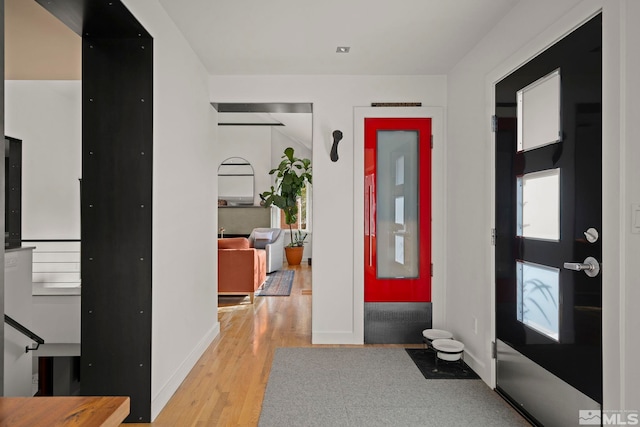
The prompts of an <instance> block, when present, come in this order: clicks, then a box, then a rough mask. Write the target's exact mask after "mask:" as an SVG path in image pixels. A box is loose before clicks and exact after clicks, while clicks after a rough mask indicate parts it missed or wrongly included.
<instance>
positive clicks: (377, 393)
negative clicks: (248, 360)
mask: <svg viewBox="0 0 640 427" xmlns="http://www.w3.org/2000/svg"><path fill="white" fill-rule="evenodd" d="M528 425H529V423H528V422H526V421H525V420H524V418H522V417H521V416H520V415H519V414H518V413H517V412H516V411H515V410H513V409H512V408H511V407H510V406H509V405H508V404H507V403H506V402H505V401H504V400H503V399H502V398H500V397H499V396H498V395H497V394H496V393H495V392H494V391H492V390H491V389H490V388H489V387H488V386H487V385H486V384H485V383H484V382H482V381H481V380H427V379H425V378H424V377H423V376H422V374H421V373H420V370H418V368H417V367H416V365H415V363H413V361H412V360H411V358H410V357H409V355H408V354H407V352H406V351H405V350H404V349H402V348H278V349H277V350H276V354H275V357H274V360H273V366H272V368H271V374H270V375H269V382H268V383H267V390H266V392H265V396H264V400H263V402H262V413H261V415H260V422H259V426H262V427H271V426H278V427H283V426H327V427H328V426H331V427H333V426H341V427H342V426H345V427H346V426H438V427H442V426H528Z"/></svg>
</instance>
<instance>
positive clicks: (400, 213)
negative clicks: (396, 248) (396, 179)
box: [396, 196, 404, 225]
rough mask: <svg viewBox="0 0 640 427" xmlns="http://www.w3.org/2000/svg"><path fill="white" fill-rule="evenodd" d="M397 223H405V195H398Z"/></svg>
mask: <svg viewBox="0 0 640 427" xmlns="http://www.w3.org/2000/svg"><path fill="white" fill-rule="evenodd" d="M396 224H398V225H404V196H400V197H396Z"/></svg>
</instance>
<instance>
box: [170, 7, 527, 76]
mask: <svg viewBox="0 0 640 427" xmlns="http://www.w3.org/2000/svg"><path fill="white" fill-rule="evenodd" d="M518 1H519V0H393V1H391V0H321V1H309V0H271V1H264V0H189V1H185V0H160V3H161V4H162V5H163V6H164V8H165V9H166V10H167V12H168V14H169V15H170V16H171V18H172V19H173V20H174V22H175V23H176V25H177V26H178V28H179V29H180V30H181V31H182V33H183V34H184V35H185V37H186V38H187V40H188V41H189V43H190V44H191V46H192V47H193V49H194V50H195V51H196V53H197V54H198V56H199V57H200V58H201V60H202V61H203V63H204V64H205V66H206V67H207V69H208V71H209V73H211V74H213V75H225V74H372V75H412V74H413V75H416V74H417V75H425V74H426V75H433V74H446V73H447V72H448V71H449V70H451V68H452V67H453V66H454V65H455V64H456V63H457V62H458V61H459V60H460V59H461V58H462V57H463V56H464V55H465V54H466V53H467V52H468V51H469V50H470V49H471V48H472V47H473V46H474V45H475V44H476V43H477V42H478V41H479V40H480V39H481V38H482V37H483V36H484V35H485V34H487V33H488V32H489V31H490V29H491V28H492V27H493V26H494V25H495V24H496V23H497V22H498V21H499V20H500V19H501V18H502V17H503V16H504V15H505V14H506V13H507V12H508V11H509V10H510V9H511V8H512V7H513V6H514V5H515V4H516V3H517V2H518ZM338 46H350V47H351V52H350V53H348V54H338V53H336V47H338Z"/></svg>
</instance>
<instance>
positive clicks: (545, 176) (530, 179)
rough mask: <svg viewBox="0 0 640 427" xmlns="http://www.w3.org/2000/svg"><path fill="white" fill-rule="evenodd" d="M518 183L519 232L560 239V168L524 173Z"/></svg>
mask: <svg viewBox="0 0 640 427" xmlns="http://www.w3.org/2000/svg"><path fill="white" fill-rule="evenodd" d="M517 186H518V191H517V197H518V200H517V201H518V207H517V210H518V212H517V220H518V221H517V228H518V229H517V235H518V236H520V237H527V238H532V239H543V240H553V241H558V240H560V169H549V170H545V171H540V172H533V173H529V174H526V175H523V176H521V177H518V181H517Z"/></svg>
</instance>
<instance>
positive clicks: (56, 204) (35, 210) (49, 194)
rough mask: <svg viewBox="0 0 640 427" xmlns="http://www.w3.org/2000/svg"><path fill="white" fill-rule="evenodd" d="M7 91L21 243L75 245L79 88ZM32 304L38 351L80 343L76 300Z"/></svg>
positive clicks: (16, 85) (31, 85) (21, 85)
mask: <svg viewBox="0 0 640 427" xmlns="http://www.w3.org/2000/svg"><path fill="white" fill-rule="evenodd" d="M5 90H6V91H5V126H6V132H7V135H9V136H13V137H15V138H18V139H21V140H22V238H23V239H79V238H80V183H79V181H78V178H80V177H81V176H82V134H81V133H82V132H81V131H82V103H81V94H82V82H80V81H60V80H49V81H44V80H8V81H5ZM27 245H29V244H27ZM36 249H38V248H36ZM29 280H31V278H29ZM29 295H31V292H29ZM30 301H31V302H32V303H33V305H32V307H31V309H32V315H33V318H32V322H33V323H32V327H33V331H34V332H35V333H37V334H38V335H40V336H41V337H42V338H43V339H44V340H45V342H46V344H45V345H44V346H42V347H41V348H43V349H44V347H46V346H47V345H50V344H54V343H66V344H68V343H74V344H79V343H80V296H79V295H73V296H69V295H57V296H33V297H32V299H31V297H30ZM29 369H31V368H29ZM29 377H30V375H29Z"/></svg>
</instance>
